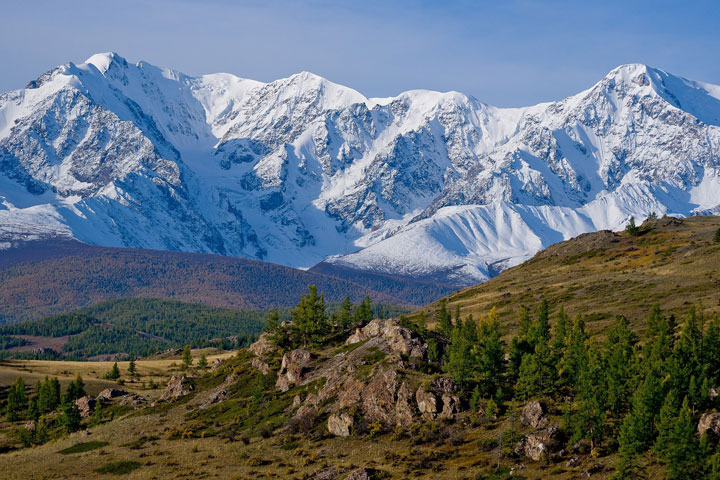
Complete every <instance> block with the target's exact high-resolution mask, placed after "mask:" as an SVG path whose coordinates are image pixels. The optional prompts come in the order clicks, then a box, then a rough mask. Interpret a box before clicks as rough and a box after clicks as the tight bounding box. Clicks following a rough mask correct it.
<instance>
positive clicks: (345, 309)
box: [338, 297, 353, 328]
mask: <svg viewBox="0 0 720 480" xmlns="http://www.w3.org/2000/svg"><path fill="white" fill-rule="evenodd" d="M352 310H353V304H352V302H351V301H350V297H345V300H343V303H342V304H341V305H340V311H339V313H338V323H339V324H340V327H341V328H348V327H350V325H352V321H353V318H352V313H353V312H352Z"/></svg>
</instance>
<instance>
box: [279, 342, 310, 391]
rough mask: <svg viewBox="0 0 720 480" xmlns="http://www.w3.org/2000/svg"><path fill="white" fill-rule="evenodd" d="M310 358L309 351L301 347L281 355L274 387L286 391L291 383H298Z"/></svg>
mask: <svg viewBox="0 0 720 480" xmlns="http://www.w3.org/2000/svg"><path fill="white" fill-rule="evenodd" d="M311 359H312V356H311V354H310V352H308V351H307V350H302V349H297V350H293V351H292V352H288V353H286V354H285V355H283V358H282V364H281V365H280V371H279V372H278V379H277V382H275V387H277V388H278V389H279V390H280V391H281V392H287V391H288V390H290V387H291V386H292V385H296V384H298V383H300V382H301V381H302V380H303V374H304V373H305V369H306V368H307V366H308V365H309V364H310V361H311Z"/></svg>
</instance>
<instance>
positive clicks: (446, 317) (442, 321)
mask: <svg viewBox="0 0 720 480" xmlns="http://www.w3.org/2000/svg"><path fill="white" fill-rule="evenodd" d="M437 323H438V328H439V330H440V333H441V334H443V335H444V336H446V337H448V338H449V337H450V336H451V335H452V333H453V322H452V317H451V316H450V312H449V311H448V309H447V302H446V301H445V300H443V301H442V302H440V309H439V310H438V313H437ZM460 323H461V322H457V325H458V326H460Z"/></svg>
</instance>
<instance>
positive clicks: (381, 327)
mask: <svg viewBox="0 0 720 480" xmlns="http://www.w3.org/2000/svg"><path fill="white" fill-rule="evenodd" d="M378 337H380V338H383V339H384V340H385V341H386V342H387V344H388V346H389V347H390V350H391V351H393V352H395V353H398V354H400V355H408V356H410V357H422V356H423V355H425V352H426V351H427V345H426V344H424V343H423V342H422V341H421V340H420V339H419V338H417V337H415V336H414V335H413V333H412V332H411V331H410V330H409V329H407V328H405V327H401V326H400V325H399V324H398V323H397V322H396V321H395V320H391V319H388V320H385V319H380V318H376V319H375V320H373V321H371V322H370V323H368V324H367V325H366V326H364V327H363V328H358V329H357V330H355V333H354V334H352V335H351V336H350V337H349V338H348V339H347V340H346V341H345V343H346V344H347V345H351V344H353V343H358V342H362V341H365V340H368V339H371V338H378Z"/></svg>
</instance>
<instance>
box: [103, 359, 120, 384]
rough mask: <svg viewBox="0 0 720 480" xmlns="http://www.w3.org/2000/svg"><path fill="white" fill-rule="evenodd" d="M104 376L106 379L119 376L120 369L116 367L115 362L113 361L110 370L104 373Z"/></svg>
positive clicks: (115, 378) (114, 378) (113, 378)
mask: <svg viewBox="0 0 720 480" xmlns="http://www.w3.org/2000/svg"><path fill="white" fill-rule="evenodd" d="M105 378H107V379H108V380H117V379H118V378H120V369H119V368H118V364H117V362H115V363H113V366H112V368H111V369H110V371H109V372H108V373H106V374H105Z"/></svg>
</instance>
